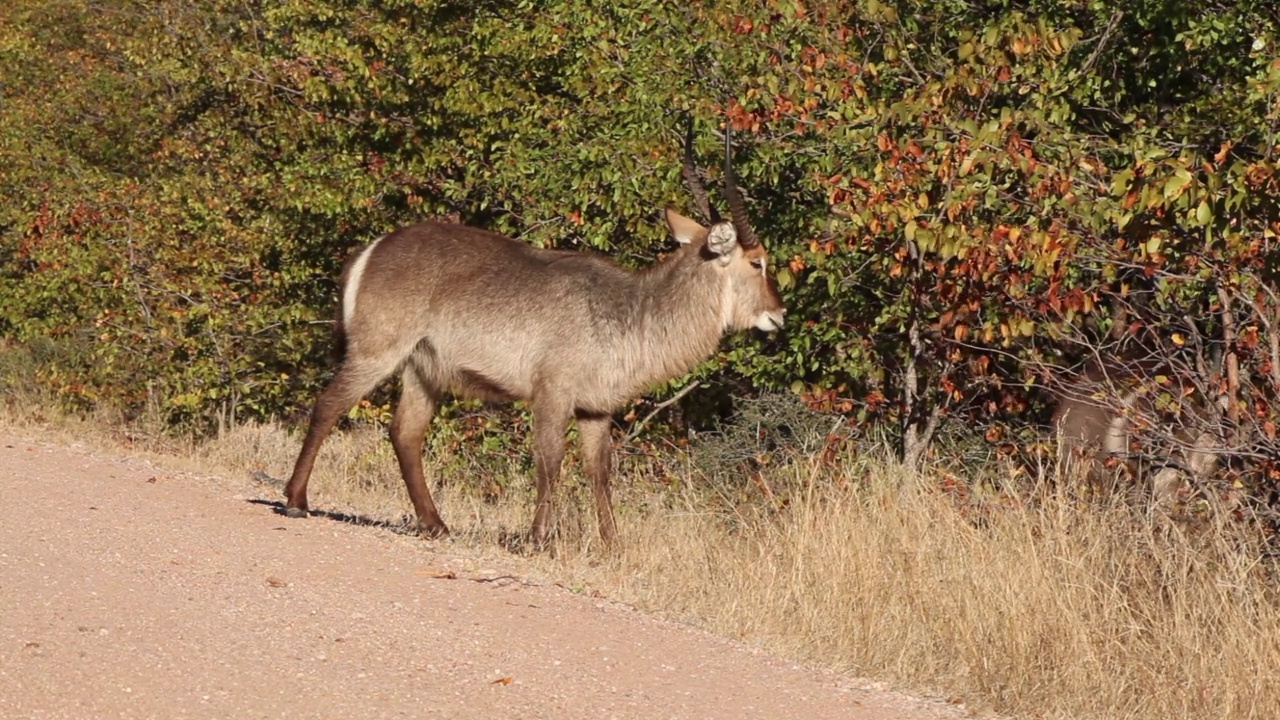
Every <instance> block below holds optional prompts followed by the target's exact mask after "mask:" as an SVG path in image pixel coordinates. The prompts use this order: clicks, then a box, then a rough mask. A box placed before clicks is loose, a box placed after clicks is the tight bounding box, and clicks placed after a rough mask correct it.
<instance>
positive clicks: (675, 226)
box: [664, 205, 707, 245]
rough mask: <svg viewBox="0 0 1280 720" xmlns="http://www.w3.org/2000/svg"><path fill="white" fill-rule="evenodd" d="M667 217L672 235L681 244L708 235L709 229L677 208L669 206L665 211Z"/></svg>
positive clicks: (686, 243)
mask: <svg viewBox="0 0 1280 720" xmlns="http://www.w3.org/2000/svg"><path fill="white" fill-rule="evenodd" d="M664 214H665V215H666V218H667V227H669V228H671V236H672V237H674V238H675V239H676V242H678V243H680V244H681V245H688V244H689V243H691V242H693V241H695V240H698V239H701V238H704V237H706V235H707V229H706V228H704V227H702V225H701V224H700V223H699V222H698V221H697V220H691V219H689V218H687V217H685V216H683V215H681V214H680V213H678V212H676V211H675V208H673V207H671V206H670V205H668V206H667V209H666V212H665V213H664Z"/></svg>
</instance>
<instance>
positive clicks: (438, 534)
mask: <svg viewBox="0 0 1280 720" xmlns="http://www.w3.org/2000/svg"><path fill="white" fill-rule="evenodd" d="M418 534H419V535H421V536H422V537H423V538H425V539H427V540H443V539H445V538H447V537H449V528H448V526H446V525H445V524H444V523H441V524H439V525H419V526H418Z"/></svg>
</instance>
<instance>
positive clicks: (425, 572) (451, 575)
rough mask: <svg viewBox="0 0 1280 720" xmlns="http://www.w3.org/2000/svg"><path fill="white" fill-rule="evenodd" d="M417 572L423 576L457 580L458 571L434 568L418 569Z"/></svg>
mask: <svg viewBox="0 0 1280 720" xmlns="http://www.w3.org/2000/svg"><path fill="white" fill-rule="evenodd" d="M418 574H419V575H421V576H423V577H429V578H435V579H437V580H457V579H458V573H456V572H454V571H452V570H445V571H444V572H437V571H435V570H419V571H418Z"/></svg>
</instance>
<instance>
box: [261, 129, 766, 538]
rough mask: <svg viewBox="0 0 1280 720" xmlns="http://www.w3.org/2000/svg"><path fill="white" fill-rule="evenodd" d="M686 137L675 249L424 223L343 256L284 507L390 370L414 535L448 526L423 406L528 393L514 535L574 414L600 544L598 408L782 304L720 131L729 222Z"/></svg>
mask: <svg viewBox="0 0 1280 720" xmlns="http://www.w3.org/2000/svg"><path fill="white" fill-rule="evenodd" d="M691 140H692V138H691V136H689V137H687V138H686V147H685V159H684V175H685V179H686V181H687V182H688V183H689V185H690V190H691V191H692V192H693V194H694V196H695V199H696V200H697V201H698V204H699V205H700V206H701V210H702V212H703V214H704V216H706V217H708V218H709V219H710V220H711V226H710V227H704V226H703V225H701V224H699V223H698V222H696V221H694V220H691V219H689V218H687V217H685V216H683V215H681V214H680V213H678V212H676V211H675V210H673V209H671V208H670V207H668V208H667V209H666V212H665V219H666V222H667V225H668V227H669V228H670V230H671V234H672V236H674V237H675V239H676V240H677V241H678V242H679V243H680V244H681V247H680V248H679V249H678V250H676V251H675V252H673V253H672V254H671V255H669V256H668V257H666V258H664V259H663V260H661V261H659V262H658V263H656V264H654V265H652V266H650V267H648V268H644V269H641V270H631V269H628V268H624V267H622V266H620V265H617V264H616V263H614V262H613V261H611V260H609V259H608V258H606V257H603V256H599V255H595V254H589V253H583V252H571V251H561V250H543V249H539V248H535V247H532V246H530V245H527V244H525V243H523V242H519V241H516V240H512V239H510V238H507V237H504V236H502V235H498V234H495V233H492V232H489V231H486V230H479V229H476V228H470V227H466V226H463V225H455V224H445V223H435V222H428V223H424V224H421V225H414V226H412V227H407V228H403V229H400V230H397V231H395V232H393V233H391V234H389V235H386V236H385V237H383V238H381V239H379V240H376V241H374V242H373V243H372V244H370V245H368V246H366V247H365V248H364V249H362V250H361V251H360V252H359V253H357V254H356V255H355V256H354V258H353V259H352V260H350V261H349V262H348V264H347V267H346V269H345V270H344V271H343V278H342V298H341V311H340V315H339V318H338V324H337V332H338V341H339V342H340V343H345V357H344V359H343V362H342V366H341V368H340V369H339V370H338V372H337V375H336V376H335V377H334V379H333V381H332V382H330V384H329V385H328V387H326V388H325V389H324V391H323V392H322V393H321V394H320V396H319V398H318V399H317V400H316V404H315V408H314V409H313V410H312V413H311V425H310V427H309V429H308V430H307V436H306V440H305V441H304V442H303V444H302V450H301V452H300V453H299V454H298V461H297V464H296V465H295V466H294V470H293V476H292V477H291V478H290V480H289V483H288V484H287V485H286V486H285V496H286V498H287V502H286V505H285V508H286V513H287V514H288V516H289V517H306V516H307V510H308V508H307V479H308V478H309V477H310V475H311V469H312V466H313V465H314V463H315V459H316V453H317V452H318V451H319V449H320V445H321V443H322V442H323V441H324V439H325V437H326V436H327V435H328V434H329V431H330V430H331V429H332V428H333V426H334V424H335V423H336V422H337V420H338V418H339V416H340V415H341V414H342V413H344V412H346V411H347V410H348V409H350V408H351V407H352V406H353V405H355V404H356V403H357V402H358V401H359V400H360V399H361V398H362V397H363V396H364V395H365V394H367V393H368V392H369V391H370V390H372V389H373V388H374V386H375V385H377V384H378V383H379V382H380V381H381V380H383V379H384V378H386V377H387V376H389V375H390V374H391V373H393V372H399V373H400V379H401V382H402V384H403V389H402V390H401V394H400V400H399V404H398V406H397V408H396V411H395V417H394V419H393V420H392V423H391V443H392V446H393V447H394V448H395V453H396V458H397V460H398V461H399V464H400V472H401V474H402V475H403V477H404V482H405V486H406V487H407V488H408V491H409V497H410V499H411V500H412V501H413V506H414V510H415V511H416V512H417V516H418V528H419V530H420V531H421V533H422V534H423V535H425V536H427V537H440V536H443V535H446V534H448V528H447V527H446V525H445V523H444V521H443V520H441V518H440V514H439V512H438V511H437V510H436V506H435V503H434V502H432V499H431V493H430V491H429V490H428V489H427V485H426V483H425V481H424V478H423V466H422V449H423V440H424V432H425V430H426V428H427V425H428V424H429V423H430V421H431V418H432V416H433V415H434V413H435V411H436V408H437V407H438V406H439V404H440V402H441V401H442V399H443V398H444V397H446V395H453V396H455V397H461V398H476V399H482V400H489V401H499V402H506V401H514V400H528V401H530V402H531V405H532V410H533V433H534V461H535V466H536V474H537V488H538V492H537V506H536V509H535V512H534V517H533V524H532V527H531V529H530V535H531V538H532V540H533V541H534V542H535V543H538V544H542V543H544V542H545V541H546V539H547V537H548V533H549V529H550V528H549V521H550V519H551V517H550V510H551V504H552V490H553V487H554V486H555V483H556V480H557V478H558V476H559V473H560V465H561V461H562V460H563V458H564V452H565V433H566V431H567V429H568V425H569V421H570V419H574V418H576V420H577V424H578V434H579V436H580V438H581V442H582V454H583V458H584V465H585V470H586V475H587V476H588V477H589V478H590V480H591V485H592V491H593V494H594V496H595V505H596V513H597V516H598V518H599V527H600V535H601V537H602V538H603V539H604V540H605V541H606V542H609V541H611V540H612V539H613V537H614V534H615V525H614V519H613V510H612V503H611V499H610V492H609V472H610V463H611V457H610V455H611V441H610V433H609V431H610V426H611V422H612V421H611V415H612V413H613V411H614V410H616V409H617V408H619V407H620V406H621V405H622V404H623V403H625V402H626V401H627V400H628V399H630V398H633V397H635V395H636V394H637V393H639V392H641V391H643V390H644V389H645V388H648V387H650V386H653V385H655V384H658V383H661V382H664V381H666V380H669V379H671V378H674V377H677V376H679V375H682V374H684V373H686V372H688V371H689V370H691V369H692V368H693V367H694V366H695V365H696V364H697V363H699V362H701V361H702V360H704V359H706V358H707V357H709V356H710V355H711V354H712V353H714V352H715V350H716V348H717V346H718V345H719V342H720V338H721V336H723V335H725V334H726V333H728V332H732V331H735V330H743V329H747V328H752V327H755V328H759V329H760V330H763V331H766V332H772V331H776V330H778V329H780V328H781V327H782V325H783V315H784V314H785V313H786V309H785V308H784V307H783V304H782V299H781V298H780V297H779V295H778V290H777V287H776V285H775V284H774V282H773V280H772V278H771V277H770V275H769V270H768V257H767V256H766V253H765V249H764V247H763V246H762V245H761V244H760V241H759V240H758V239H757V237H756V234H755V232H753V231H752V229H751V227H750V225H749V224H748V222H747V217H746V214H745V212H744V207H743V202H742V198H741V196H740V195H739V193H738V188H737V187H736V184H735V181H734V177H733V169H732V167H731V165H730V161H729V144H730V139H729V137H728V133H727V131H726V137H725V168H724V177H725V187H724V193H725V197H726V199H727V200H728V204H729V209H730V215H731V220H730V221H720V219H719V216H718V215H716V214H714V211H713V210H712V209H711V207H710V204H709V203H708V202H707V197H706V193H705V191H704V190H703V189H702V187H701V185H700V183H699V182H698V180H697V174H696V172H695V171H694V169H693V164H692V157H691V148H690V145H691Z"/></svg>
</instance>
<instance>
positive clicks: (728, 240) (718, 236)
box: [707, 222, 738, 263]
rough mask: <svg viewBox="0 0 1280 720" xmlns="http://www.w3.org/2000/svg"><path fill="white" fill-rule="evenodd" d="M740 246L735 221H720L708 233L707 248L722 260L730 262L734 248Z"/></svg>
mask: <svg viewBox="0 0 1280 720" xmlns="http://www.w3.org/2000/svg"><path fill="white" fill-rule="evenodd" d="M737 246H738V231H737V230H734V229H733V223H727V222H718V223H716V224H715V225H712V226H711V230H710V231H709V232H708V233H707V250H709V251H710V252H711V254H712V255H716V256H718V257H719V258H720V261H721V262H724V263H727V262H729V259H730V256H731V255H732V254H733V249H734V248H735V247H737Z"/></svg>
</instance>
